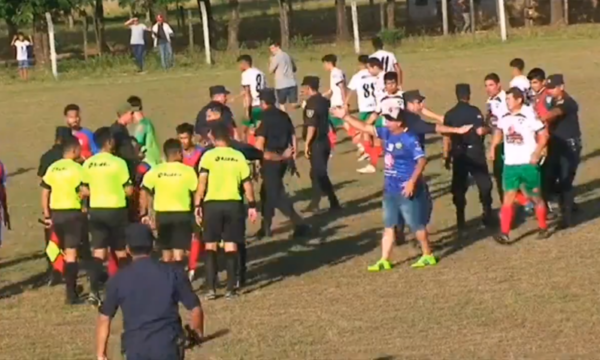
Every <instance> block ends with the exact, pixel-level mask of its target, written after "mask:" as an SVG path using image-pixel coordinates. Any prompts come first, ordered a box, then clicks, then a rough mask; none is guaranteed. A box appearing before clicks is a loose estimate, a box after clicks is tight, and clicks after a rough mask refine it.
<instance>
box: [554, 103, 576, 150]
mask: <svg viewBox="0 0 600 360" xmlns="http://www.w3.org/2000/svg"><path fill="white" fill-rule="evenodd" d="M554 107H556V108H559V109H561V110H562V112H563V115H561V116H559V117H558V118H556V119H555V120H554V121H553V122H552V123H551V124H550V134H551V136H552V138H556V139H560V140H567V139H576V138H580V137H581V129H580V127H579V105H578V104H577V102H576V101H575V99H573V98H572V97H570V96H566V97H565V98H564V99H562V100H559V101H557V102H556V103H555V104H554Z"/></svg>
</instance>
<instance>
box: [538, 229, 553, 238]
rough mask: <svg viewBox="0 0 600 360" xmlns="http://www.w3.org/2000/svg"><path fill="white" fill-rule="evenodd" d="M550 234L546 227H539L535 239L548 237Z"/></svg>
mask: <svg viewBox="0 0 600 360" xmlns="http://www.w3.org/2000/svg"><path fill="white" fill-rule="evenodd" d="M551 235H552V233H551V232H550V230H548V229H540V230H539V231H538V234H537V237H536V239H538V240H545V239H547V238H549V237H550V236H551Z"/></svg>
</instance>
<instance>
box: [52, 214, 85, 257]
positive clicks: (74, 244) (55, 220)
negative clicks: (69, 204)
mask: <svg viewBox="0 0 600 360" xmlns="http://www.w3.org/2000/svg"><path fill="white" fill-rule="evenodd" d="M85 221H86V219H85V215H84V214H83V213H82V212H81V210H79V209H77V210H75V209H73V210H52V224H53V228H54V233H55V234H56V236H57V237H58V240H59V241H60V246H61V247H62V248H63V249H77V248H78V247H79V245H81V242H82V240H83V236H82V235H83V230H84V228H85Z"/></svg>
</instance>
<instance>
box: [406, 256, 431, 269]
mask: <svg viewBox="0 0 600 360" xmlns="http://www.w3.org/2000/svg"><path fill="white" fill-rule="evenodd" d="M435 264H437V260H436V259H435V256H433V255H423V256H421V257H420V258H419V260H417V262H416V263H414V264H412V265H411V266H410V267H411V268H415V269H416V268H424V267H427V266H433V265H435Z"/></svg>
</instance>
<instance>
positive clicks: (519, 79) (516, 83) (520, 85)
mask: <svg viewBox="0 0 600 360" xmlns="http://www.w3.org/2000/svg"><path fill="white" fill-rule="evenodd" d="M509 86H510V87H511V88H512V87H516V88H517V89H519V90H521V92H522V93H523V95H524V96H525V99H526V100H527V102H528V103H529V102H530V100H531V83H530V82H529V79H527V76H525V75H519V76H515V77H514V78H513V79H512V80H511V81H510V84H509Z"/></svg>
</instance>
